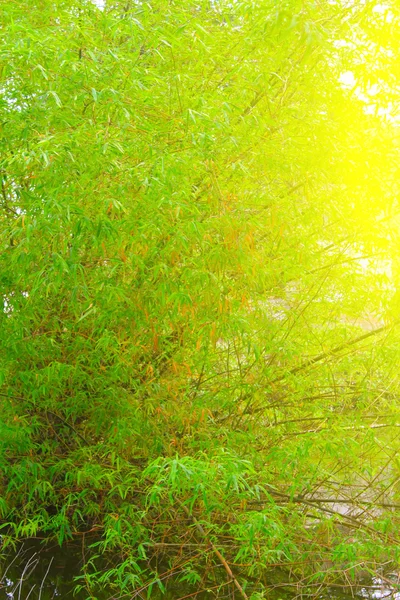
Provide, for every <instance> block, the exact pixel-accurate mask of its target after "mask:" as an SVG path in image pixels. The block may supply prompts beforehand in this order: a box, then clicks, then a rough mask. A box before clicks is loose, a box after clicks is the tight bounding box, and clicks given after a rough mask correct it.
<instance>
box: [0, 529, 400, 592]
mask: <svg viewBox="0 0 400 600" xmlns="http://www.w3.org/2000/svg"><path fill="white" fill-rule="evenodd" d="M84 557H85V554H84V550H83V548H82V547H81V546H80V545H78V544H70V545H68V544H65V545H64V546H63V547H62V548H60V547H59V546H57V545H49V544H47V545H42V544H41V543H40V541H39V540H29V541H27V542H25V543H24V544H21V546H20V547H19V549H18V550H17V551H15V552H14V553H10V552H9V553H8V554H7V555H5V556H3V557H2V558H1V559H0V600H28V599H29V600H53V599H60V600H61V599H62V600H64V599H66V600H68V599H69V598H70V599H71V600H73V599H75V600H87V599H89V598H90V599H91V600H131V599H132V600H133V599H134V598H138V599H139V600H144V599H146V600H148V596H147V590H145V591H143V592H141V593H138V592H137V593H135V594H132V595H124V596H121V595H118V594H116V593H115V592H114V593H111V592H110V590H109V591H107V590H104V589H103V590H101V589H100V590H95V591H94V590H91V591H89V590H87V589H83V590H81V591H79V592H78V593H75V594H74V588H75V586H76V583H77V582H76V581H75V578H76V577H78V576H79V575H81V568H82V565H83V564H84ZM278 579H279V577H277V582H276V584H277V585H276V588H275V589H271V590H269V592H268V595H267V596H266V598H268V600H295V599H296V600H306V599H307V600H310V599H311V598H312V599H314V600H328V599H331V598H332V599H336V600H350V598H351V599H353V600H361V599H362V598H364V599H366V600H381V599H384V598H387V599H392V600H400V593H399V592H394V591H393V589H390V587H388V585H387V584H386V583H385V582H384V581H382V580H381V579H379V578H375V579H370V580H369V581H367V582H365V585H364V587H362V586H359V587H358V588H357V589H353V592H352V591H351V590H349V591H346V590H341V589H340V588H335V589H325V590H324V591H323V592H322V591H320V592H317V591H316V590H315V592H314V593H313V592H312V590H310V589H308V590H306V589H304V590H301V589H300V590H299V589H297V590H296V591H294V590H292V592H290V591H289V590H287V589H285V588H283V587H280V586H279V583H278ZM171 587H172V589H168V590H167V593H166V594H165V595H164V596H161V595H160V593H159V592H158V591H156V590H153V591H152V593H151V595H150V597H149V598H150V599H154V600H161V598H162V599H163V600H178V599H180V600H183V598H185V599H186V598H187V599H188V600H189V598H195V599H197V600H211V599H216V598H218V599H220V600H222V599H223V598H227V599H228V598H230V599H235V598H239V596H240V595H239V594H238V592H236V593H235V590H234V587H233V586H232V584H229V585H226V582H223V581H221V584H219V585H211V584H210V586H209V589H208V590H207V591H203V592H200V593H198V594H195V593H194V592H195V590H194V588H191V587H188V586H185V585H183V584H174V585H173V586H171ZM218 588H219V589H218ZM250 595H251V594H250V593H249V596H250Z"/></svg>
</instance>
